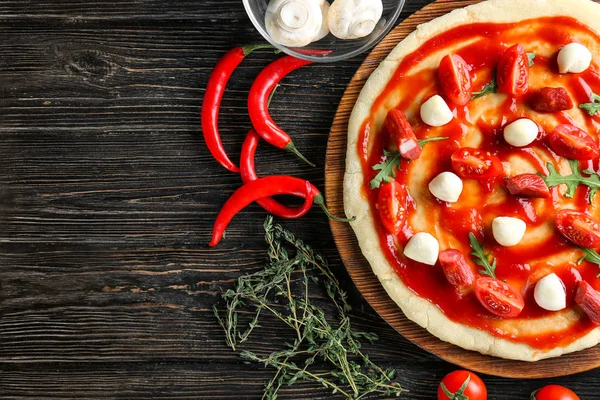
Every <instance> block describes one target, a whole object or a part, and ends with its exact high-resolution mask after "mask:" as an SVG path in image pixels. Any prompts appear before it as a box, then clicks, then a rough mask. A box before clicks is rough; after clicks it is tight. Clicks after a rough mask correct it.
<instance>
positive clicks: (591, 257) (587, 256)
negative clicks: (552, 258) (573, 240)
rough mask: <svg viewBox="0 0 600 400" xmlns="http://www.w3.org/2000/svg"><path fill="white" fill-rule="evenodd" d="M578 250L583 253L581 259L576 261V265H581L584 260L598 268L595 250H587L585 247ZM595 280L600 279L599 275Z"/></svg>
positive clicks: (598, 261)
mask: <svg viewBox="0 0 600 400" xmlns="http://www.w3.org/2000/svg"><path fill="white" fill-rule="evenodd" d="M579 249H580V250H581V251H583V257H581V258H580V259H579V261H577V264H581V263H582V262H583V261H584V260H585V261H589V262H591V263H594V264H598V265H599V266H600V254H598V253H597V252H596V250H594V249H588V248H586V247H580V248H579ZM596 278H600V273H599V274H597V275H596Z"/></svg>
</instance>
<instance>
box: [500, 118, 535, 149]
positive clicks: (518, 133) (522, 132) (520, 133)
mask: <svg viewBox="0 0 600 400" xmlns="http://www.w3.org/2000/svg"><path fill="white" fill-rule="evenodd" d="M538 133H539V129H538V126H537V124H536V123H535V122H533V121H532V120H530V119H528V118H521V119H518V120H516V121H514V122H512V123H510V124H508V125H506V126H505V127H504V140H506V143H508V144H510V145H511V146H515V147H523V146H527V145H530V144H531V143H533V142H534V141H535V139H537V137H538Z"/></svg>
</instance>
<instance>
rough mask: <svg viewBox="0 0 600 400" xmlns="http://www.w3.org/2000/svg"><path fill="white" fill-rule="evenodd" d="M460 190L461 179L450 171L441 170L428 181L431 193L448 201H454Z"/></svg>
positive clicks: (461, 188) (461, 185) (456, 199)
mask: <svg viewBox="0 0 600 400" xmlns="http://www.w3.org/2000/svg"><path fill="white" fill-rule="evenodd" d="M462 190H463V182H462V180H461V179H460V178H459V177H458V176H457V175H456V174H454V173H452V172H442V173H441V174H439V175H438V176H436V177H435V178H433V179H432V181H431V182H429V191H430V192H431V194H432V195H434V196H435V197H437V198H438V199H440V200H441V201H447V202H448V203H456V202H457V201H458V198H459V197H460V194H461V193H462Z"/></svg>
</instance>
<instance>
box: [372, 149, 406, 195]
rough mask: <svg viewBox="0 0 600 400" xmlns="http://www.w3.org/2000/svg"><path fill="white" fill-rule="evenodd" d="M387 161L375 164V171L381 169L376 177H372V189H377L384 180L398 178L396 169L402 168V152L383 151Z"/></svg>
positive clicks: (387, 181)
mask: <svg viewBox="0 0 600 400" xmlns="http://www.w3.org/2000/svg"><path fill="white" fill-rule="evenodd" d="M383 155H384V156H385V157H386V159H385V161H384V162H382V163H380V164H376V165H373V169H374V170H375V171H379V172H378V173H377V175H375V178H373V179H371V189H377V188H378V187H379V186H381V183H382V182H385V183H389V182H391V181H392V180H394V179H395V178H396V170H398V168H400V153H394V152H390V151H385V150H384V151H383Z"/></svg>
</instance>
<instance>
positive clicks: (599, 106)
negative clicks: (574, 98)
mask: <svg viewBox="0 0 600 400" xmlns="http://www.w3.org/2000/svg"><path fill="white" fill-rule="evenodd" d="M579 108H581V109H582V110H585V111H587V113H588V114H590V115H591V116H592V117H593V116H594V115H596V113H597V112H598V111H600V96H598V95H597V94H596V93H592V102H591V103H583V104H580V105H579Z"/></svg>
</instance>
